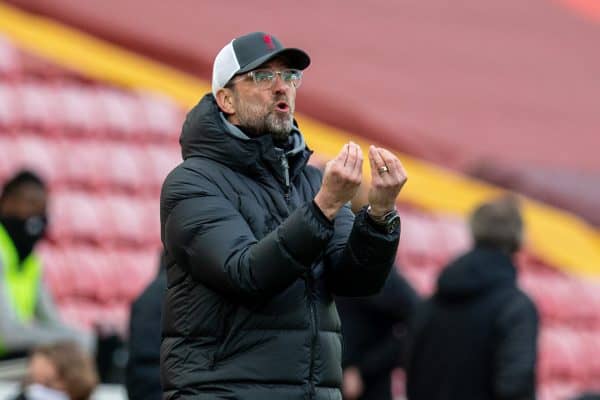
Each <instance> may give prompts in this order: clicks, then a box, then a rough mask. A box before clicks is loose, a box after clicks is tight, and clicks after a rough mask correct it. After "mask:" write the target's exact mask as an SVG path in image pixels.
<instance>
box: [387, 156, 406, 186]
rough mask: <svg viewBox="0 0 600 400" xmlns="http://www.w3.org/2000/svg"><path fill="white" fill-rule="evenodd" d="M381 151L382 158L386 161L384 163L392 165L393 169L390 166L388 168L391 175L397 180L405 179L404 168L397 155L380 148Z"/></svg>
mask: <svg viewBox="0 0 600 400" xmlns="http://www.w3.org/2000/svg"><path fill="white" fill-rule="evenodd" d="M382 151H383V155H384V159H385V161H386V165H388V166H390V165H393V170H392V168H390V171H391V172H392V176H393V177H394V178H395V179H396V180H397V181H398V182H403V181H405V180H406V178H407V176H406V171H405V170H404V166H403V165H402V163H401V162H400V160H399V159H398V157H396V156H395V155H394V153H392V152H391V151H389V150H386V149H382Z"/></svg>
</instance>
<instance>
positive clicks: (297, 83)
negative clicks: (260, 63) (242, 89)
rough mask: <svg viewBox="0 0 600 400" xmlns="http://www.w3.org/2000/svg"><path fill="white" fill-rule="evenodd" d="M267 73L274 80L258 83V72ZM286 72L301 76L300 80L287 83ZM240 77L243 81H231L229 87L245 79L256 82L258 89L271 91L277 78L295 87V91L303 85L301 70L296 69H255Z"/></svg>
mask: <svg viewBox="0 0 600 400" xmlns="http://www.w3.org/2000/svg"><path fill="white" fill-rule="evenodd" d="M266 71H268V72H270V73H271V74H272V78H271V79H270V80H268V81H258V80H257V78H256V73H257V72H266ZM286 72H292V73H295V74H298V75H299V76H300V78H299V79H298V80H296V81H293V80H290V81H286V80H285V79H284V78H283V74H284V73H286ZM239 76H240V77H242V79H232V80H231V81H229V84H228V85H227V86H229V85H230V84H234V83H236V82H238V81H240V80H243V79H247V78H252V81H253V82H254V84H255V85H256V87H258V88H263V89H271V88H272V87H273V85H274V84H275V81H276V80H277V78H276V77H277V76H279V78H280V79H281V81H282V82H284V83H285V84H287V85H289V86H290V87H292V86H293V87H294V89H298V88H299V87H300V85H301V84H302V71H301V70H299V69H294V68H286V69H282V70H272V69H268V68H265V69H255V70H253V71H250V72H247V73H245V74H243V75H239ZM264 82H268V84H266V85H265V83H264ZM227 86H226V87H227ZM263 86H264V87H263Z"/></svg>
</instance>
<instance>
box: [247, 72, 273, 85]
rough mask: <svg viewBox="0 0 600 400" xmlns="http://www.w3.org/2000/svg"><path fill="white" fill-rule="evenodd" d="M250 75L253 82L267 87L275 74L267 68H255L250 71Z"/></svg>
mask: <svg viewBox="0 0 600 400" xmlns="http://www.w3.org/2000/svg"><path fill="white" fill-rule="evenodd" d="M252 77H253V78H254V82H255V83H256V84H257V85H258V86H260V87H269V86H271V83H272V82H273V78H274V77H275V74H274V73H273V71H271V70H268V69H257V70H255V71H252Z"/></svg>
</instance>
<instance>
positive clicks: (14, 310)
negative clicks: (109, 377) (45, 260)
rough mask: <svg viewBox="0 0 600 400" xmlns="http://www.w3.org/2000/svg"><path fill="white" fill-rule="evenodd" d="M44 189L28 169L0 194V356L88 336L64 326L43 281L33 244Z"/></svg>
mask: <svg viewBox="0 0 600 400" xmlns="http://www.w3.org/2000/svg"><path fill="white" fill-rule="evenodd" d="M47 202H48V192H47V189H46V185H45V183H44V182H43V181H42V179H41V178H40V177H39V176H37V175H36V174H34V173H33V172H30V171H20V172H18V173H16V174H15V175H14V176H13V177H11V178H10V179H9V180H8V181H7V182H6V183H5V184H4V187H3V188H2V193H1V194H0V279H1V281H0V315H1V316H2V317H1V318H0V358H10V357H20V356H25V355H26V354H27V353H28V351H29V350H30V349H32V348H33V347H35V346H38V345H40V344H45V343H52V342H55V341H58V340H67V339H71V340H76V341H79V342H80V343H81V344H82V345H83V346H84V347H85V348H86V349H87V350H89V351H90V352H91V351H92V350H93V347H94V342H93V337H92V336H91V335H89V334H87V333H84V332H78V331H76V330H74V329H72V328H70V327H68V326H66V325H64V324H63V323H62V322H61V321H60V318H59V316H58V312H57V310H56V307H55V306H54V303H53V301H52V298H51V296H50V293H49V292H48V290H47V288H46V286H45V285H44V282H43V280H42V263H41V261H40V259H39V258H38V256H37V255H36V254H35V251H34V248H35V245H36V244H37V243H38V242H39V241H40V240H41V239H42V238H43V237H44V233H45V232H46V226H47V223H48V218H47Z"/></svg>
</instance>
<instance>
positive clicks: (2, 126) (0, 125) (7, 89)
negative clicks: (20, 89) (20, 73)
mask: <svg viewBox="0 0 600 400" xmlns="http://www.w3.org/2000/svg"><path fill="white" fill-rule="evenodd" d="M16 102H17V97H16V94H15V88H14V86H13V85H11V84H9V83H8V82H2V81H0V131H5V132H9V131H12V130H14V129H16V128H17V127H18V126H19V107H18V105H17V104H16Z"/></svg>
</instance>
